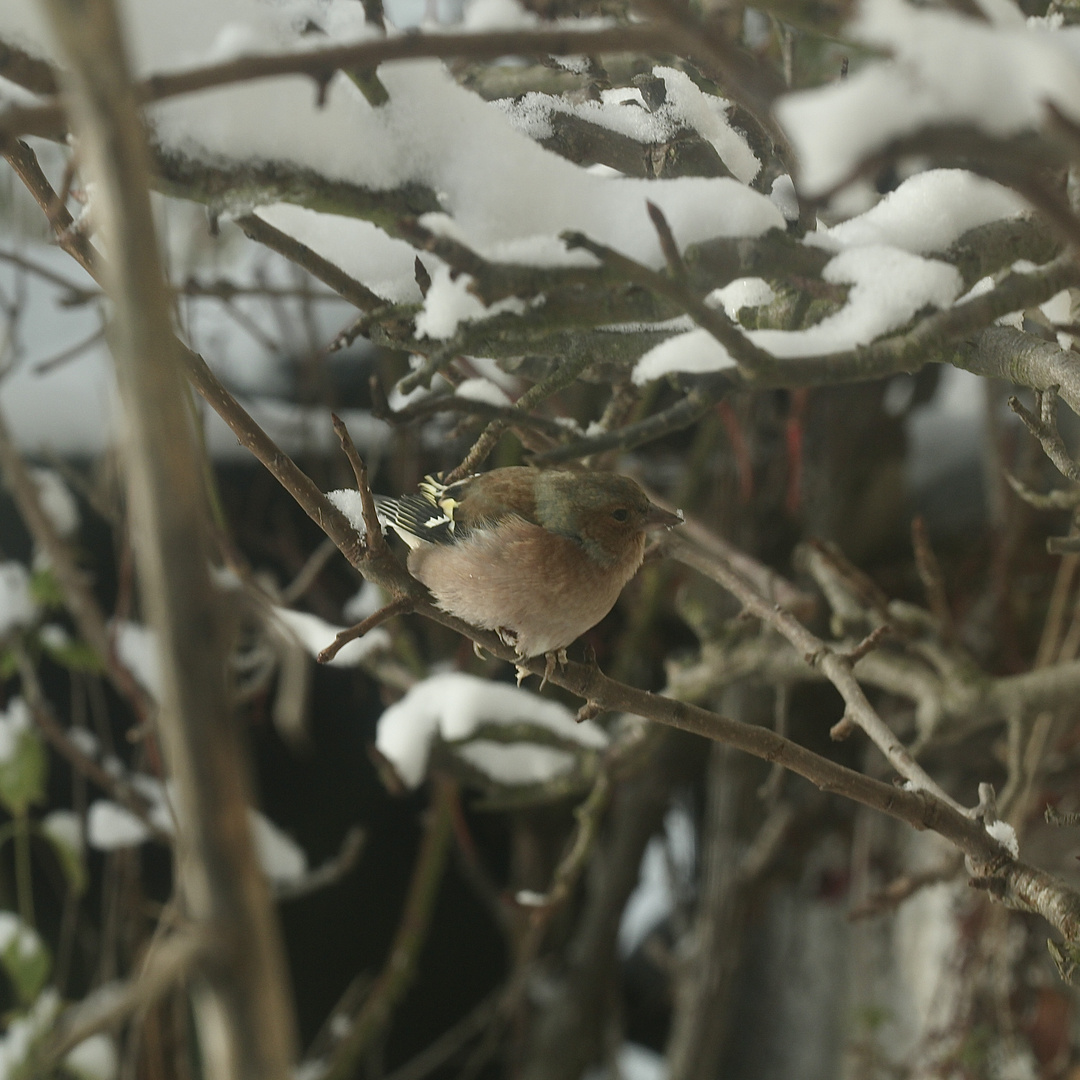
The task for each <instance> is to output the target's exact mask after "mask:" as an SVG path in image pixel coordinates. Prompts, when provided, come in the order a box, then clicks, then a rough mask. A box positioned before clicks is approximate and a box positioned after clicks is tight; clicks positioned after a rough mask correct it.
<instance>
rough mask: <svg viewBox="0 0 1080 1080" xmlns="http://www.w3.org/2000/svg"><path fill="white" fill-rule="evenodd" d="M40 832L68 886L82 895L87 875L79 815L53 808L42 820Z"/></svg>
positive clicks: (78, 894) (76, 893)
mask: <svg viewBox="0 0 1080 1080" xmlns="http://www.w3.org/2000/svg"><path fill="white" fill-rule="evenodd" d="M41 832H42V835H43V836H44V837H45V839H46V840H48V841H49V843H50V845H52V849H53V851H55V852H56V858H57V860H58V861H59V863H60V866H61V867H62V868H63V871H64V877H65V878H66V879H67V883H68V888H69V889H71V891H72V892H73V893H74V894H75V895H76V896H82V894H83V893H84V892H85V891H86V885H87V877H86V861H85V859H84V857H83V837H82V827H81V825H80V824H79V816H78V815H77V814H75V813H73V812H72V811H70V810H54V811H53V812H52V813H51V814H46V815H45V817H44V819H43V820H42V822H41Z"/></svg>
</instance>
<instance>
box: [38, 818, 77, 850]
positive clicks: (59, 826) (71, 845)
mask: <svg viewBox="0 0 1080 1080" xmlns="http://www.w3.org/2000/svg"><path fill="white" fill-rule="evenodd" d="M41 830H42V832H44V833H45V835H46V836H48V837H49V838H50V839H52V840H53V841H55V842H56V843H57V844H59V845H60V846H62V847H65V848H68V849H69V850H71V851H73V852H75V854H77V855H78V854H81V852H82V850H83V832H82V822H81V821H80V820H79V815H78V814H76V813H74V812H73V811H71V810H52V811H50V812H49V813H48V814H46V815H45V817H44V818H42V819H41Z"/></svg>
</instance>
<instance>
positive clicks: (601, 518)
mask: <svg viewBox="0 0 1080 1080" xmlns="http://www.w3.org/2000/svg"><path fill="white" fill-rule="evenodd" d="M536 512H537V517H538V519H539V521H540V524H541V525H543V526H544V528H546V529H549V530H550V531H551V532H554V533H558V534H560V535H561V536H567V537H570V538H571V539H573V540H576V541H577V542H578V543H580V544H581V545H582V546H583V547H584V548H585V550H586V551H588V552H589V554H590V555H592V556H593V558H594V559H596V561H597V562H598V563H600V564H601V565H608V566H610V565H612V564H614V563H617V562H621V561H622V560H623V559H624V558H625V557H626V556H627V555H628V554H630V553H632V552H633V551H634V549H637V550H638V551H640V550H641V549H642V548H643V547H644V542H645V533H646V531H647V530H649V529H662V528H672V527H673V526H675V525H678V524H680V523H681V522H682V517H681V516H680V515H677V514H672V513H669V512H668V511H667V510H664V509H663V508H662V507H659V506H657V505H656V504H655V503H653V502H650V501H649V498H648V496H647V495H646V494H645V492H644V491H642V490H641V488H640V487H639V486H638V485H637V484H636V483H635V482H634V481H633V480H631V479H630V477H628V476H620V475H619V474H618V473H603V472H593V473H588V472H581V473H575V472H544V473H539V474H538V475H537V478H536Z"/></svg>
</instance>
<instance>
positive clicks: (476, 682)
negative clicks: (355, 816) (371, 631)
mask: <svg viewBox="0 0 1080 1080" xmlns="http://www.w3.org/2000/svg"><path fill="white" fill-rule="evenodd" d="M482 724H532V725H535V726H536V727H540V728H544V729H546V730H547V731H548V732H551V733H552V734H554V735H557V736H558V737H559V738H560V739H561V740H562V741H563V742H565V743H566V745H567V747H568V750H559V748H558V747H550V746H533V745H528V746H524V747H523V746H522V744H516V745H510V746H508V745H506V744H501V743H500V744H496V743H493V742H490V741H487V740H480V742H482V743H486V746H485V747H484V748H483V749H482V750H480V751H477V750H476V746H477V744H476V743H473V744H472V747H471V749H467V750H466V748H465V747H459V748H458V753H462V751H465V752H464V754H463V756H464V757H465V758H466V760H468V761H470V763H471V764H473V765H474V766H476V767H477V768H481V769H483V770H484V771H485V772H486V773H487V774H488V775H489V776H491V777H492V778H493V779H494V780H496V781H498V782H500V783H505V784H521V783H542V782H544V781H546V780H550V779H553V778H554V777H555V776H558V775H561V774H562V773H564V772H566V771H567V770H568V769H569V768H570V767H571V765H572V764H573V758H572V755H571V754H570V753H569V752H568V751H569V750H570V749H573V748H574V747H584V748H588V749H592V750H599V749H602V748H603V747H604V746H606V745H607V741H608V739H607V735H606V734H605V733H604V731H603V730H602V729H601V728H599V727H598V726H597V725H596V724H594V723H592V722H591V721H586V722H585V723H582V724H578V723H576V722H575V721H574V716H573V714H572V713H571V712H570V710H569V709H567V708H565V707H564V706H562V705H560V704H558V703H557V702H554V701H547V700H545V699H544V698H541V697H537V696H536V695H535V694H531V693H529V692H528V691H526V690H520V689H518V688H517V687H514V686H509V685H506V684H504V683H493V682H489V681H488V680H486V679H478V678H476V677H475V676H472V675H464V674H461V673H458V672H449V673H446V674H442V675H435V676H433V677H432V678H430V679H425V680H424V681H423V682H420V683H417V684H416V686H414V687H413V688H412V689H411V690H410V691H409V692H408V693H407V694H406V695H405V696H404V697H403V698H402V699H401V700H400V701H398V702H396V703H395V704H394V705H391V706H390V708H388V709H387V710H386V711H385V712H384V713H383V714H382V716H381V717H380V719H379V729H378V734H377V736H376V739H375V746H376V748H377V749H378V750H379V752H380V753H381V754H382V755H383V756H384V757H385V758H386V759H387V760H388V761H390V763H391V764H392V765H393V766H394V768H395V769H396V770H397V773H398V775H399V776H400V777H401V779H402V781H403V782H404V783H405V784H407V785H408V786H409V787H416V786H417V785H418V784H419V783H420V781H421V780H423V778H424V772H425V770H426V768H427V762H428V756H429V754H430V752H431V745H432V743H433V742H434V740H435V738H436V737H440V738H442V739H443V740H445V741H446V742H461V741H463V740H466V739H468V738H469V737H470V736H471V735H472V734H473V733H474V732H475V731H476V729H477V728H478V727H479V726H480V725H482ZM495 746H498V748H499V749H498V750H494V749H492V748H493V747H495ZM507 751H514V752H513V753H507ZM524 751H527V752H528V754H529V755H531V756H532V759H533V760H531V761H526V760H524V753H523V752H524ZM537 751H554V753H553V754H545V753H537ZM545 762H546V764H545Z"/></svg>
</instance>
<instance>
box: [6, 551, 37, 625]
mask: <svg viewBox="0 0 1080 1080" xmlns="http://www.w3.org/2000/svg"><path fill="white" fill-rule="evenodd" d="M37 617H38V606H37V603H36V602H35V601H34V598H33V597H32V596H31V595H30V572H29V571H28V570H27V569H26V567H25V566H23V564H22V563H19V562H0V638H2V637H5V636H6V635H7V634H10V633H11V631H12V630H16V629H19V628H20V627H26V626H33V624H34V622H35V621H36V620H37Z"/></svg>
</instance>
